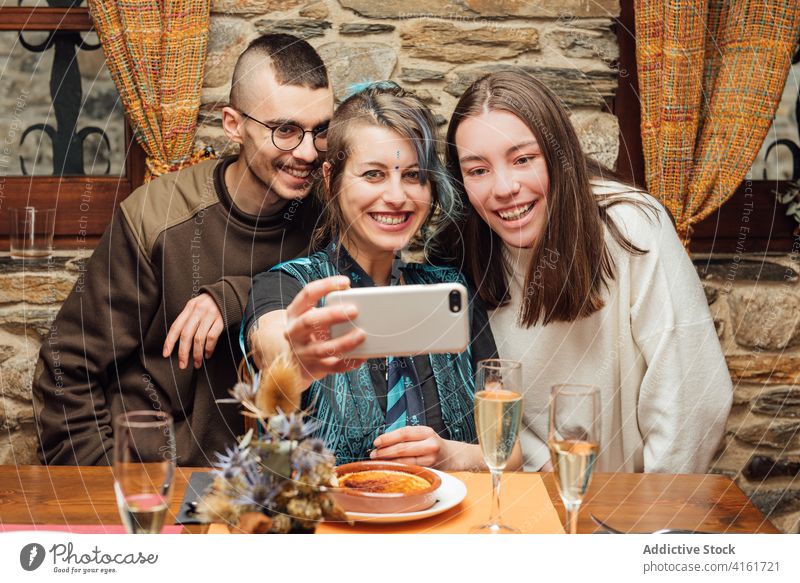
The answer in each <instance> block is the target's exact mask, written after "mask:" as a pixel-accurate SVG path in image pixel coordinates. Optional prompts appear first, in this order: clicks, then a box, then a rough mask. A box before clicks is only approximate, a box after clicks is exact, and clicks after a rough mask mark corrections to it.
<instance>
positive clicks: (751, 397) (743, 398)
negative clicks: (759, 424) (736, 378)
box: [733, 383, 772, 411]
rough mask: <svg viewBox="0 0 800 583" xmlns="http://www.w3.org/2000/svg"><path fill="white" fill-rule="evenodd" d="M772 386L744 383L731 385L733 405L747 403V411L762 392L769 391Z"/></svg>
mask: <svg viewBox="0 0 800 583" xmlns="http://www.w3.org/2000/svg"><path fill="white" fill-rule="evenodd" d="M771 388H772V387H770V386H766V387H765V386H763V385H748V384H746V383H737V384H736V386H735V387H733V404H734V405H747V409H748V411H749V409H750V405H752V404H753V403H754V402H755V401H756V400H757V399H758V398H759V397H760V396H761V395H762V394H765V393H767V392H769V390H770V389H771Z"/></svg>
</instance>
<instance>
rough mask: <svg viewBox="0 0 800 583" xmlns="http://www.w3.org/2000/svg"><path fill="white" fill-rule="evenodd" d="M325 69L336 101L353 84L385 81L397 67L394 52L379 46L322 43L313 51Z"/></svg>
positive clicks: (363, 43) (391, 49) (358, 43)
mask: <svg viewBox="0 0 800 583" xmlns="http://www.w3.org/2000/svg"><path fill="white" fill-rule="evenodd" d="M317 52H318V53H319V55H320V57H322V60H323V61H325V65H326V66H327V67H328V74H329V75H330V76H331V80H332V83H333V88H334V92H335V95H336V99H337V100H341V99H343V98H344V97H345V95H347V93H348V91H349V87H350V86H351V85H353V84H355V83H362V82H364V81H375V80H379V79H389V78H390V77H391V76H392V72H393V71H394V68H395V65H397V53H396V52H395V50H394V49H393V48H392V47H390V46H389V45H385V44H382V43H368V42H352V43H347V44H343V43H339V42H336V43H326V44H324V45H322V46H320V47H318V48H317Z"/></svg>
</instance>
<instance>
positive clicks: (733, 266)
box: [694, 256, 798, 283]
mask: <svg viewBox="0 0 800 583" xmlns="http://www.w3.org/2000/svg"><path fill="white" fill-rule="evenodd" d="M694 264H695V267H696V268H697V274H698V275H699V276H700V279H710V280H716V281H730V282H733V281H739V282H750V281H782V282H786V283H794V282H796V281H797V280H798V273H797V270H796V269H795V268H793V267H790V266H789V265H783V264H781V263H779V262H777V261H772V260H770V259H769V258H766V257H763V256H762V257H752V258H750V257H740V256H736V257H732V258H728V257H699V258H696V259H695V260H694Z"/></svg>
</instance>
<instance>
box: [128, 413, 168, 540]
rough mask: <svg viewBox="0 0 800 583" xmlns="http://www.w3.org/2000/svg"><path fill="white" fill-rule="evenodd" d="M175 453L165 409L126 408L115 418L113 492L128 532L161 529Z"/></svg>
mask: <svg viewBox="0 0 800 583" xmlns="http://www.w3.org/2000/svg"><path fill="white" fill-rule="evenodd" d="M175 457H176V453H175V433H174V430H173V427H172V417H171V416H170V415H169V414H168V413H164V412H161V411H129V412H127V413H124V414H122V415H119V416H117V417H116V419H115V420H114V492H115V493H116V496H117V507H118V508H119V514H120V516H121V517H122V522H123V524H124V525H125V529H126V530H127V531H128V533H129V534H157V533H159V532H161V528H162V526H163V525H164V517H165V515H166V513H167V509H168V508H169V502H170V494H171V492H172V480H173V476H174V475H175Z"/></svg>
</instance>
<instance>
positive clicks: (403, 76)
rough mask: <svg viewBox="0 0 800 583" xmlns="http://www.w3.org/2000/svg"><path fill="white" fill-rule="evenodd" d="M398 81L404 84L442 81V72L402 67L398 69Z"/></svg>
mask: <svg viewBox="0 0 800 583" xmlns="http://www.w3.org/2000/svg"><path fill="white" fill-rule="evenodd" d="M400 80H401V81H403V82H404V83H423V82H426V81H444V71H435V70H433V69H415V68H413V67H403V68H402V69H400Z"/></svg>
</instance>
